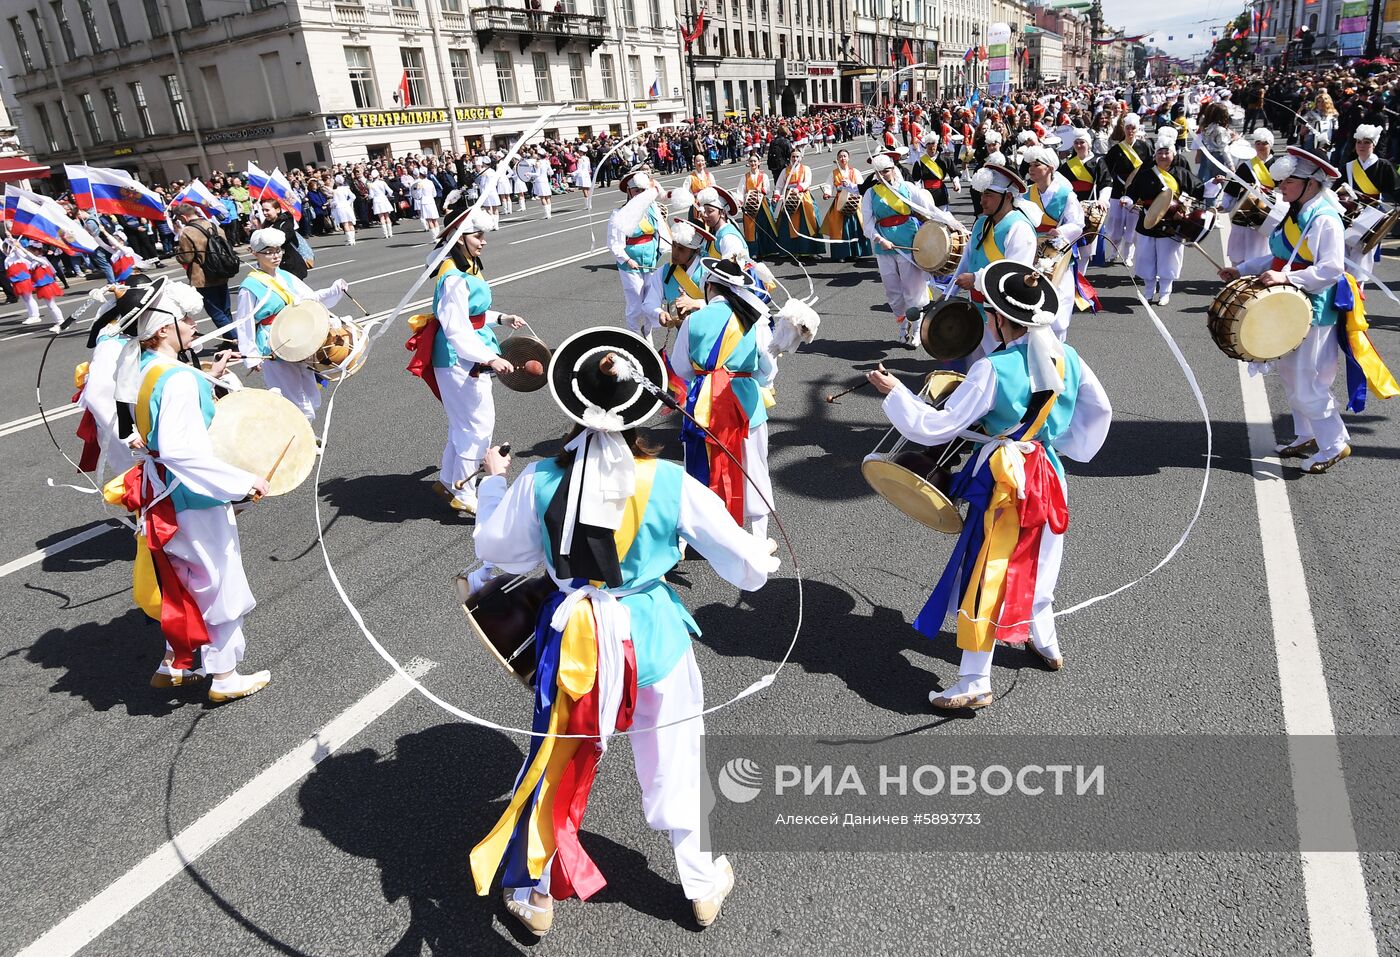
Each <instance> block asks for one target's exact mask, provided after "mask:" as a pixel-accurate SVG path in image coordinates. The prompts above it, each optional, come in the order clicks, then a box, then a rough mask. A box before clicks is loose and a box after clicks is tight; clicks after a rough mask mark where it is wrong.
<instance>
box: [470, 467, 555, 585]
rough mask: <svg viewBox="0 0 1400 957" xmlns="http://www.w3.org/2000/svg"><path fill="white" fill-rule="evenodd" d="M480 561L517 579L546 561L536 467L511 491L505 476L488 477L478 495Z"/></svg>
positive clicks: (477, 552)
mask: <svg viewBox="0 0 1400 957" xmlns="http://www.w3.org/2000/svg"><path fill="white" fill-rule="evenodd" d="M472 538H473V540H474V541H475V543H476V557H477V558H478V559H479V560H480V561H483V562H487V563H489V564H491V565H495V566H496V567H497V568H499V569H501V570H502V571H505V572H510V573H511V574H513V575H523V574H525V573H526V572H528V571H530V570H531V569H532V568H534V567H535V566H536V565H538V564H539V563H540V562H542V561H544V559H545V554H544V539H543V536H542V535H541V534H540V518H539V514H538V513H537V512H536V511H535V466H534V463H531V464H530V465H528V466H526V468H525V471H523V472H521V473H520V475H519V477H518V478H516V480H515V482H514V483H512V484H511V486H510V488H509V489H507V488H506V480H505V476H503V475H488V476H487V477H486V478H484V479H482V480H481V484H480V485H479V486H477V491H476V531H475V532H474V533H473V535H472Z"/></svg>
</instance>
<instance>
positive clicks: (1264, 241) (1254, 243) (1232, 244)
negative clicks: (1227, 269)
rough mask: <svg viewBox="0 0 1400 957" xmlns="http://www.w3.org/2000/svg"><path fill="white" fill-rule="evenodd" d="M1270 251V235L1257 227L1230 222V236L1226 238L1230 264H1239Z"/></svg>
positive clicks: (1226, 249)
mask: <svg viewBox="0 0 1400 957" xmlns="http://www.w3.org/2000/svg"><path fill="white" fill-rule="evenodd" d="M1268 251H1269V237H1268V235H1267V234H1265V233H1261V232H1260V231H1259V230H1257V229H1248V228H1246V227H1244V226H1236V225H1235V224H1234V223H1231V224H1230V238H1229V239H1228V240H1226V246H1225V255H1226V256H1227V257H1229V259H1230V265H1232V266H1238V265H1239V264H1240V263H1242V262H1244V261H1245V260H1247V259H1253V258H1255V257H1256V256H1262V255H1264V254H1265V253H1266V252H1268Z"/></svg>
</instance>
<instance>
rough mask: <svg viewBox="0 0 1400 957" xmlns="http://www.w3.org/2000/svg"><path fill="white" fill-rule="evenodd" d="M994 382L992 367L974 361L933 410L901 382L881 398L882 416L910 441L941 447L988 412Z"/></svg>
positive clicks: (994, 391) (992, 399)
mask: <svg viewBox="0 0 1400 957" xmlns="http://www.w3.org/2000/svg"><path fill="white" fill-rule="evenodd" d="M996 381H997V377H996V371H995V370H994V369H993V368H992V364H991V363H990V362H988V361H987V360H986V359H978V360H977V361H976V362H974V363H973V364H972V368H971V369H969V370H968V373H967V378H966V379H965V380H963V383H962V385H960V386H958V387H957V388H956V389H955V390H953V394H952V395H950V396H949V397H948V401H947V402H946V403H944V405H943V408H942V409H935V408H934V407H933V406H931V405H929V404H928V403H927V402H925V401H924V400H923V399H921V398H919V397H918V396H916V395H915V394H914V393H913V392H911V391H910V390H909V388H908V387H907V386H905V385H904V384H902V383H901V384H900V385H899V387H898V388H896V389H895V390H894V391H893V392H891V393H890V394H889V395H887V396H885V401H884V410H885V415H887V416H888V417H889V420H890V422H891V423H892V424H893V425H894V427H895V428H896V429H898V430H899V434H900V435H902V436H904V437H905V438H906V439H909V440H910V441H911V442H919V443H922V444H924V445H942V444H943V443H945V442H947V441H949V440H950V439H953V438H955V437H956V436H957V434H958V433H959V432H961V431H963V430H964V429H967V428H970V427H971V426H973V425H975V424H976V423H977V422H978V421H979V420H980V419H981V418H982V417H983V416H984V415H986V414H987V413H988V412H989V411H991V408H992V403H993V402H994V401H995V400H996Z"/></svg>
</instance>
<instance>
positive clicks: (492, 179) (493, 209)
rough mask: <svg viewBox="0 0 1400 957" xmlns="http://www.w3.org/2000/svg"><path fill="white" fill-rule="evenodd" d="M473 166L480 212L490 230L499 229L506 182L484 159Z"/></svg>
mask: <svg viewBox="0 0 1400 957" xmlns="http://www.w3.org/2000/svg"><path fill="white" fill-rule="evenodd" d="M474 165H475V166H476V189H477V192H478V193H479V194H480V196H481V211H482V212H483V213H485V214H486V215H487V216H488V217H490V220H491V229H492V230H496V229H500V228H501V199H502V190H503V189H504V188H505V182H506V181H505V179H504V177H502V175H501V171H500V168H499V167H498V166H496V165H494V164H488V163H487V162H486V160H485V159H484V158H482V157H480V156H478V157H477V158H476V160H475V161H474ZM504 198H505V199H506V201H507V202H509V201H510V194H509V193H506V194H505V197H504ZM391 232H392V231H391Z"/></svg>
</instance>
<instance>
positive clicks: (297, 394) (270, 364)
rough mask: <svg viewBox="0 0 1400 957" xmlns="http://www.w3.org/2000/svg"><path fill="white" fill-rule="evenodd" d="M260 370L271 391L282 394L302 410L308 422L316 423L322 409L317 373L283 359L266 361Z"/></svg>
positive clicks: (298, 363) (297, 363)
mask: <svg viewBox="0 0 1400 957" xmlns="http://www.w3.org/2000/svg"><path fill="white" fill-rule="evenodd" d="M260 368H261V369H262V374H263V382H264V383H265V384H266V385H267V387H268V388H269V389H271V390H272V391H274V392H280V393H282V397H283V398H285V399H287V400H288V401H289V402H291V403H292V405H294V406H296V407H297V408H298V409H301V414H302V415H304V416H306V418H307V420H308V421H311V422H315V421H316V410H317V409H319V408H320V407H321V387H320V386H319V385H317V384H316V373H314V372H312V371H311V370H310V369H308V368H307V367H306V366H304V365H302V364H301V363H300V362H283V361H282V360H281V359H264V360H263V362H262V365H261V366H260Z"/></svg>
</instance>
